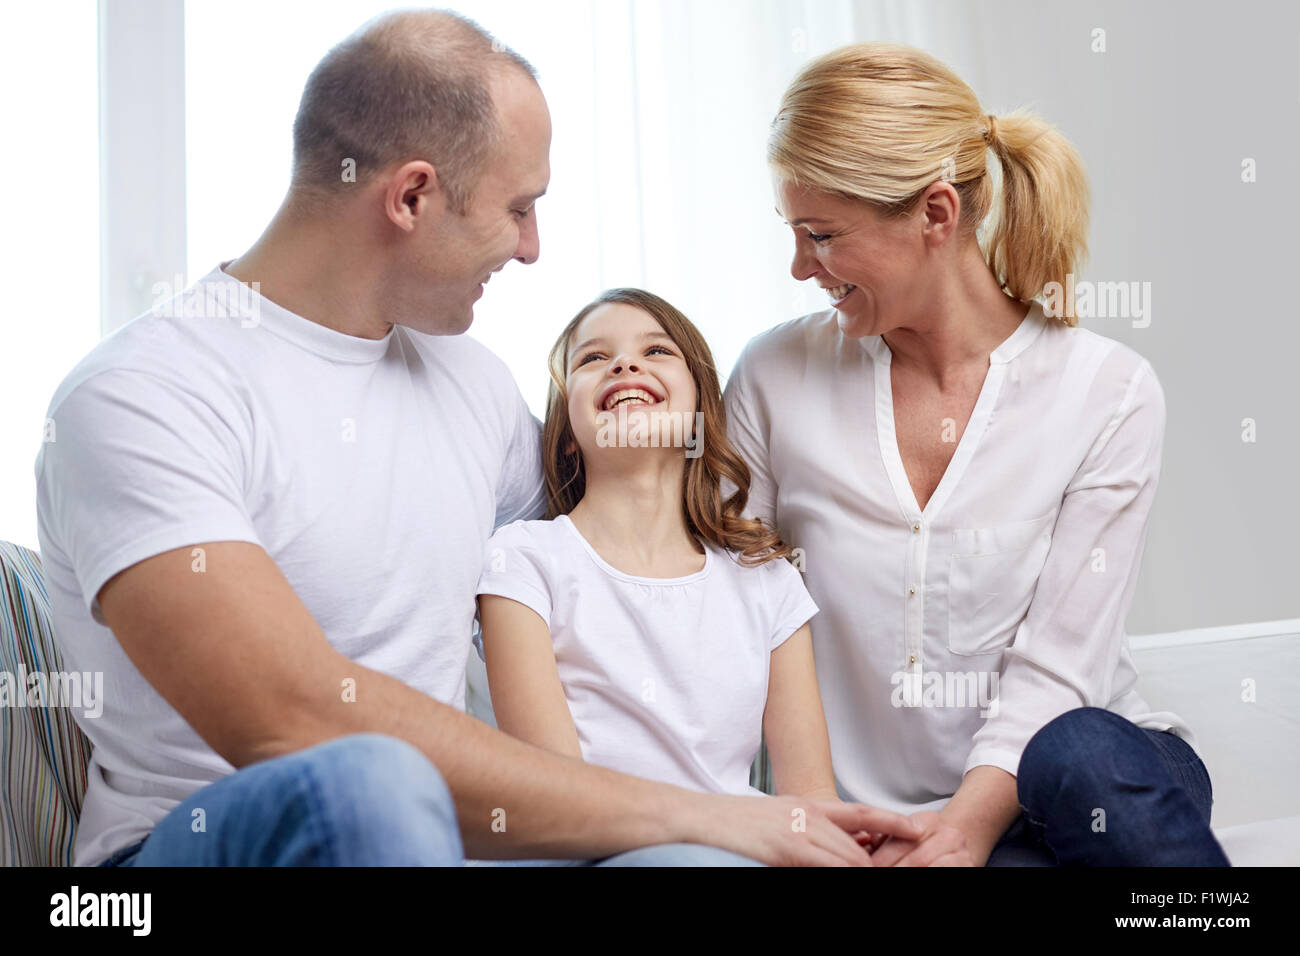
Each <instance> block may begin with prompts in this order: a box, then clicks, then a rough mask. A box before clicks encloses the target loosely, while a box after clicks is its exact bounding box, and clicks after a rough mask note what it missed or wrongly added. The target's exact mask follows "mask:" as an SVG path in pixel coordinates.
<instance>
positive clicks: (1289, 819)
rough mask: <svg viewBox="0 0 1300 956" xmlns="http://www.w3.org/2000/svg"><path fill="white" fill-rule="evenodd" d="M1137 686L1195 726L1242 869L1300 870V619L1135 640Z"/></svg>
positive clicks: (1221, 833) (1223, 828)
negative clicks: (1299, 866)
mask: <svg viewBox="0 0 1300 956" xmlns="http://www.w3.org/2000/svg"><path fill="white" fill-rule="evenodd" d="M1129 644H1130V646H1131V647H1132V650H1133V660H1134V663H1135V664H1136V665H1137V668H1138V674H1139V677H1138V690H1139V692H1140V693H1141V694H1142V696H1143V697H1144V698H1145V699H1146V702H1147V703H1148V704H1149V705H1150V706H1151V709H1152V710H1171V711H1173V712H1174V713H1176V714H1178V715H1179V716H1180V717H1182V718H1183V719H1184V720H1186V721H1187V723H1188V725H1189V726H1190V727H1191V728H1192V733H1194V734H1195V735H1196V743H1197V748H1198V751H1199V753H1200V755H1201V759H1202V760H1204V761H1205V766H1206V767H1207V768H1208V769H1209V771H1210V782H1211V784H1212V785H1213V787H1214V808H1213V811H1212V813H1211V817H1210V826H1211V827H1212V828H1213V829H1214V832H1215V834H1216V835H1217V836H1218V838H1219V841H1220V843H1222V844H1223V849H1224V852H1225V853H1226V854H1227V855H1228V859H1229V860H1230V861H1231V862H1232V863H1233V865H1234V866H1297V865H1300V619H1296V620H1289V621H1274V622H1269V623H1265V624H1244V625H1233V626H1229V627H1211V628H1204V629H1201V630H1195V631H1180V632H1177V633H1171V634H1151V635H1144V636H1132V637H1130V638H1129Z"/></svg>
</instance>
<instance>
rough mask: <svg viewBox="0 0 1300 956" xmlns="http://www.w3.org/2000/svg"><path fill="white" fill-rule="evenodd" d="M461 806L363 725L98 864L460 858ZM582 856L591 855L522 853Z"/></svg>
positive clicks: (647, 861)
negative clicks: (458, 815)
mask: <svg viewBox="0 0 1300 956" xmlns="http://www.w3.org/2000/svg"><path fill="white" fill-rule="evenodd" d="M464 862H465V854H464V849H463V847H462V845H461V840H460V829H459V827H458V826H457V823H456V808H455V805H454V804H453V803H452V799H451V792H450V791H449V790H448V789H447V784H446V783H445V782H444V781H443V779H442V775H441V774H439V773H438V771H437V769H436V768H435V767H434V766H433V764H432V763H431V762H430V761H429V759H428V758H427V757H425V756H424V754H423V753H421V752H420V751H419V750H418V749H416V748H415V747H413V746H412V745H411V744H409V743H406V742H405V741H402V740H398V739H397V738H395V737H388V736H385V735H383V734H354V735H352V736H348V737H339V738H336V739H334V740H330V741H326V742H325V743H323V744H318V745H317V746H315V747H309V748H307V749H306V750H300V751H298V752H297V753H292V754H288V755H286V756H284V757H277V758H275V759H272V760H266V761H263V762H261V763H256V764H251V765H250V766H247V767H244V768H243V769H241V770H237V771H235V772H234V773H232V774H229V775H227V776H225V777H223V778H222V779H220V780H218V781H216V782H215V783H211V784H208V785H207V786H206V787H203V788H202V789H200V790H197V791H195V792H194V793H193V794H191V795H190V796H189V797H188V798H187V799H185V800H184V801H182V802H181V803H180V804H178V805H177V806H176V807H175V808H173V809H172V811H171V812H170V813H168V814H167V816H165V817H163V819H162V820H160V821H158V824H157V825H156V826H155V827H154V828H153V831H152V832H151V833H150V834H149V836H147V837H146V838H145V839H143V840H141V841H140V842H139V843H136V844H133V845H131V846H128V847H124V848H122V849H120V850H118V851H117V852H116V853H114V854H113V855H112V856H111V857H109V858H108V859H107V860H105V861H104V862H103V863H101V864H100V866H461V865H462V864H463V863H464ZM514 862H516V863H525V864H526V863H530V862H531V863H537V864H541V865H546V864H549V863H552V862H559V863H565V864H571V865H585V864H589V863H590V862H591V861H569V860H564V861H547V860H538V861H514ZM596 865H599V866H683V865H687V866H732V865H750V866H754V865H757V864H755V863H754V861H752V860H749V859H747V858H745V857H742V856H737V855H735V854H733V853H728V852H726V851H725V850H718V849H714V848H713V847H704V846H696V845H693V844H664V845H661V846H650V847H642V848H640V849H637V850H632V851H629V852H627V853H620V854H618V855H616V856H611V857H607V858H605V859H603V860H600V861H598V862H596Z"/></svg>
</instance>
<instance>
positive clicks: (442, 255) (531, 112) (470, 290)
mask: <svg viewBox="0 0 1300 956" xmlns="http://www.w3.org/2000/svg"><path fill="white" fill-rule="evenodd" d="M490 85H491V89H492V95H493V102H494V103H495V104H496V109H497V117H498V122H499V123H500V124H501V129H502V134H503V136H502V143H501V145H500V146H499V147H498V149H497V150H496V151H495V153H494V154H493V155H491V156H490V157H489V159H488V165H487V166H486V168H485V169H484V170H483V173H482V175H481V177H480V178H479V181H478V183H477V184H476V186H475V188H474V191H473V194H472V196H471V197H470V200H469V206H468V208H467V209H466V211H465V214H464V215H463V216H461V215H457V214H456V213H455V212H454V211H452V210H451V209H447V210H446V212H445V214H444V215H443V216H442V217H441V219H440V220H439V221H438V223H437V225H436V227H435V228H434V229H433V230H432V232H431V234H430V235H429V236H428V237H427V239H426V241H425V243H424V244H423V248H422V253H421V263H420V272H421V274H422V275H423V276H424V277H425V278H426V280H427V284H426V285H424V289H423V290H422V291H424V290H427V291H428V292H429V293H430V297H429V298H428V300H427V302H426V308H427V310H428V313H429V321H427V322H421V323H420V326H419V327H420V330H421V331H425V332H430V333H433V334H437V335H457V334H459V333H461V332H464V331H465V330H466V329H468V328H469V326H470V323H471V322H473V321H474V303H475V302H476V301H478V299H479V297H480V296H482V295H483V287H484V285H485V284H486V283H487V281H488V280H489V279H490V278H491V276H492V273H494V272H498V271H500V270H501V269H502V268H503V267H504V266H505V264H506V263H507V262H509V261H510V260H511V259H518V260H519V261H520V262H523V263H525V264H527V263H532V262H536V261H537V257H538V254H539V252H540V243H539V239H538V234H537V211H536V208H535V203H536V201H537V199H538V198H539V197H540V196H541V195H542V194H543V193H544V192H546V187H547V184H548V183H549V182H550V178H551V166H550V158H549V155H550V148H551V117H550V112H549V111H548V110H547V108H546V99H545V98H544V97H543V96H542V91H541V90H540V89H539V88H538V87H537V84H536V83H534V82H533V80H532V78H531V77H529V76H527V75H526V74H524V73H523V72H522V71H520V70H513V69H512V70H506V71H504V72H503V73H502V74H501V75H500V76H498V77H496V78H495V79H494V80H493V81H492V83H491V84H490Z"/></svg>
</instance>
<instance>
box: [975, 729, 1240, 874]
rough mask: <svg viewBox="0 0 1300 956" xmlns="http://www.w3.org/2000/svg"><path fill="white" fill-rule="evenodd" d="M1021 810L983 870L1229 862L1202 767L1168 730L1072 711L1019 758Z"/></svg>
mask: <svg viewBox="0 0 1300 956" xmlns="http://www.w3.org/2000/svg"><path fill="white" fill-rule="evenodd" d="M1016 790H1017V794H1018V797H1019V801H1020V809H1021V811H1022V812H1021V814H1020V816H1019V817H1017V818H1016V821H1015V822H1014V823H1013V824H1012V825H1011V827H1010V829H1008V830H1007V832H1006V833H1005V834H1004V835H1003V837H1002V839H1001V840H999V841H998V843H997V845H996V846H995V847H994V848H993V852H992V853H991V854H990V855H989V859H988V863H987V864H986V865H988V866H1229V865H1230V864H1229V863H1228V858H1227V857H1226V856H1224V853H1223V848H1222V847H1220V846H1219V841H1218V840H1216V839H1215V837H1214V834H1213V833H1212V832H1211V831H1210V806H1211V804H1212V803H1213V793H1212V790H1211V787H1210V775H1209V773H1208V772H1207V771H1206V769H1205V764H1204V763H1202V762H1201V758H1200V757H1198V756H1197V755H1196V751H1194V750H1193V749H1192V748H1191V747H1190V746H1188V744H1187V742H1186V741H1184V740H1182V739H1180V738H1179V737H1177V736H1175V735H1174V734H1172V733H1169V732H1168V731H1157V730H1143V729H1141V728H1140V727H1138V726H1137V725H1136V724H1134V723H1133V722H1132V721H1130V720H1127V719H1125V718H1123V717H1121V716H1119V715H1118V714H1115V713H1112V712H1111V711H1108V710H1102V709H1101V708H1098V707H1080V708H1078V709H1077V710H1072V711H1069V712H1067V713H1064V714H1062V715H1061V716H1059V717H1057V718H1056V719H1055V720H1053V721H1052V722H1051V723H1049V724H1047V725H1046V726H1045V727H1043V729H1042V730H1040V731H1038V733H1036V734H1035V735H1034V736H1033V737H1032V738H1031V739H1030V741H1029V744H1028V746H1027V747H1026V748H1025V752H1024V754H1023V755H1022V756H1021V758H1020V767H1019V772H1018V774H1017V776H1016Z"/></svg>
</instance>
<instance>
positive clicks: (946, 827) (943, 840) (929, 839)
mask: <svg viewBox="0 0 1300 956" xmlns="http://www.w3.org/2000/svg"><path fill="white" fill-rule="evenodd" d="M911 819H912V821H913V822H915V823H917V824H919V825H920V826H922V827H924V828H925V832H924V834H923V835H922V836H921V837H920V838H918V839H915V840H908V839H899V838H898V837H897V836H895V837H892V838H890V839H889V840H886V841H884V842H883V844H882V845H880V846H879V848H878V849H876V850H875V852H873V853H872V854H871V862H872V864H873V865H875V866H978V865H979V864H978V863H977V862H976V861H975V858H974V856H973V855H972V854H971V851H970V848H969V847H968V846H967V844H966V834H965V832H964V831H962V830H961V828H959V827H957V826H955V825H954V824H952V823H949V822H948V821H947V820H945V819H943V818H942V817H941V816H939V814H937V813H935V812H934V811H932V810H924V811H922V812H920V813H914V814H912V817H911Z"/></svg>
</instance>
